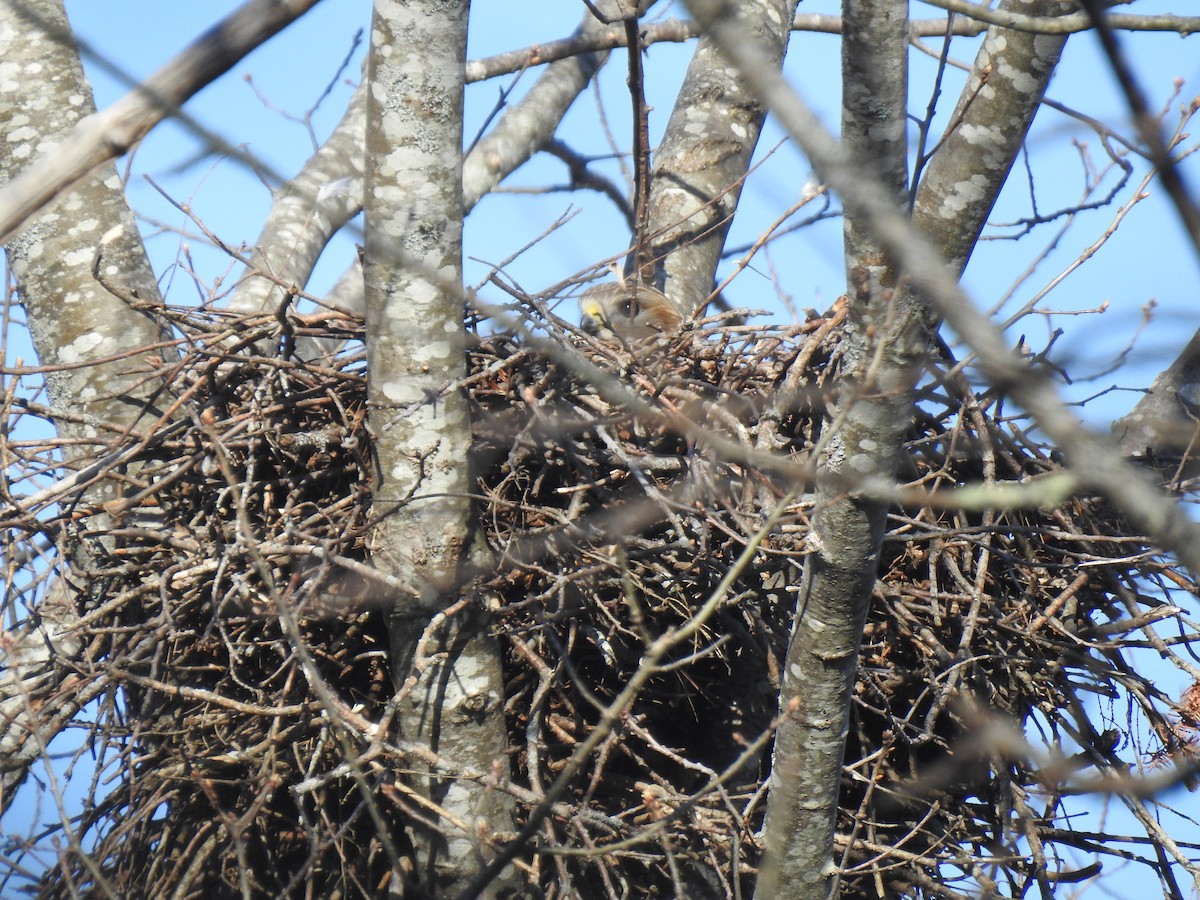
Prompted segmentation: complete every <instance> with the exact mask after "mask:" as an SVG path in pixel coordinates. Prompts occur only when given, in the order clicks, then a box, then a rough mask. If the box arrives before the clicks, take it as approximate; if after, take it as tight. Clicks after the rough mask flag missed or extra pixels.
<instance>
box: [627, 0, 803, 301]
mask: <svg viewBox="0 0 1200 900" xmlns="http://www.w3.org/2000/svg"><path fill="white" fill-rule="evenodd" d="M736 8H737V12H736V15H737V16H738V17H739V21H740V22H741V23H742V24H741V26H740V27H743V28H745V29H747V30H749V31H752V32H753V33H754V34H755V35H756V36H757V38H758V41H759V45H758V46H759V50H760V52H762V53H763V54H765V55H764V57H763V60H762V62H763V64H764V65H766V66H770V67H773V68H776V69H778V68H779V67H780V66H782V64H783V56H784V52H785V51H786V49H787V40H788V35H789V33H790V32H789V25H790V24H791V22H792V16H793V14H794V13H795V9H796V2H795V0H752V2H746V3H740V4H738V5H737V7H736ZM765 117H766V111H765V109H764V108H763V106H762V104H761V103H760V102H759V101H758V99H757V98H756V97H755V96H754V94H753V92H752V91H750V90H748V89H747V87H746V86H745V85H744V84H742V83H741V81H740V80H739V79H738V78H737V77H736V75H735V74H734V73H733V72H732V71H731V69H730V66H729V62H728V61H727V60H726V59H725V57H723V56H722V55H721V53H720V51H719V50H718V48H717V43H716V42H715V41H714V40H713V39H712V38H711V37H710V36H704V37H701V38H700V41H699V42H698V43H697V45H696V51H695V53H694V54H693V55H692V60H691V63H690V64H689V65H688V70H687V74H686V75H685V76H684V80H683V86H682V88H680V91H679V96H678V97H677V98H676V100H675V107H674V109H673V110H672V111H671V118H670V119H669V120H668V122H667V128H666V132H665V133H664V136H663V140H662V143H661V144H660V145H659V147H658V150H657V152H656V154H655V157H654V165H653V176H652V181H651V185H650V234H649V235H648V236H647V237H648V239H649V241H650V246H651V250H652V256H653V258H654V260H655V264H656V266H657V268H658V271H657V272H656V273H655V278H654V281H655V287H657V288H659V289H660V290H661V291H662V292H663V293H664V294H666V295H667V296H668V297H669V298H670V299H671V301H672V302H673V303H674V304H675V305H676V306H677V307H679V309H680V311H681V312H683V314H684V315H685V316H686V315H691V314H693V313H695V312H696V311H697V310H699V309H701V308H702V307H703V306H704V303H705V301H706V300H707V299H708V295H709V293H710V292H711V291H712V286H713V278H714V276H715V274H716V271H717V263H718V262H719V261H720V257H721V250H722V248H723V247H724V244H725V235H726V234H728V233H729V226H730V224H731V223H732V221H733V214H734V212H735V211H736V209H737V202H738V197H739V196H740V194H741V188H742V182H743V180H744V179H745V177H746V173H747V172H748V171H749V168H750V159H751V157H752V156H753V155H754V148H755V146H756V145H757V144H758V136H759V134H760V133H761V132H762V124H763V120H764V119H765ZM639 237H642V236H639Z"/></svg>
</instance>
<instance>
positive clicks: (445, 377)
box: [364, 0, 512, 896]
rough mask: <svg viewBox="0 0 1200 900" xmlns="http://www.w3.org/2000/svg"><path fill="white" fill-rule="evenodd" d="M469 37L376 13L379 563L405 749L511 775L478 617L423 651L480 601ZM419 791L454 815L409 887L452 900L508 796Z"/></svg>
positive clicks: (372, 227) (427, 835) (372, 303)
mask: <svg viewBox="0 0 1200 900" xmlns="http://www.w3.org/2000/svg"><path fill="white" fill-rule="evenodd" d="M466 28H467V3H466V2H465V0H457V2H446V0H407V2H404V0H378V2H377V3H376V6H375V16H374V19H373V22H372V33H371V49H370V56H369V63H368V68H369V72H368V86H367V96H368V101H367V168H366V189H365V192H364V198H365V204H366V208H365V212H366V225H367V236H366V241H367V244H366V258H365V263H364V268H365V282H366V301H367V303H366V305H367V358H368V370H369V373H370V374H369V386H368V396H369V402H370V426H371V430H372V433H373V435H374V437H375V441H376V444H375V450H376V455H377V458H378V462H379V476H378V480H377V482H376V484H375V486H374V502H373V508H374V511H375V513H376V515H377V523H378V524H377V525H376V527H375V529H374V531H373V533H372V536H371V556H372V561H373V563H374V565H375V566H376V567H378V568H380V569H382V570H383V571H385V572H386V573H388V574H389V575H394V576H396V577H398V578H399V579H401V580H402V581H406V582H408V583H409V584H411V585H412V588H413V589H412V591H411V592H405V593H403V594H401V595H400V596H397V597H394V598H393V600H392V609H391V614H390V616H389V633H390V635H391V666H392V676H393V680H394V681H395V683H396V685H397V688H401V687H404V685H405V682H406V681H407V680H408V679H409V677H410V676H412V677H414V678H415V679H416V682H415V686H412V687H411V691H410V692H409V693H408V694H407V699H406V701H405V702H404V703H403V705H402V708H401V710H400V715H399V727H400V730H401V732H402V733H403V736H404V738H405V739H407V740H409V741H414V742H417V743H420V744H422V745H425V746H428V747H429V748H430V749H431V750H433V751H435V752H437V753H439V754H441V755H442V756H444V757H445V758H446V759H448V760H452V761H453V762H455V763H458V764H461V765H464V766H469V767H472V768H474V769H476V770H478V771H483V772H492V773H493V775H494V776H495V777H497V778H505V777H507V771H506V765H505V762H504V761H505V759H506V754H505V746H506V743H505V729H504V720H503V682H502V679H501V671H500V651H499V646H498V644H497V642H496V641H495V640H494V639H493V638H492V637H491V636H490V635H489V634H488V633H487V629H486V623H485V622H484V619H483V614H482V610H481V609H479V608H478V604H477V603H475V602H469V603H467V604H463V605H460V606H459V607H457V608H456V610H455V611H454V612H453V613H452V614H450V615H448V616H447V617H446V618H445V619H444V620H442V621H441V623H440V625H439V627H438V628H437V629H436V631H435V633H434V635H433V638H432V641H431V645H430V647H429V650H430V651H431V652H437V653H439V654H442V655H440V656H438V657H437V658H436V659H430V658H429V657H428V655H427V656H426V657H425V658H424V659H423V660H421V661H420V662H421V665H420V666H419V667H417V668H413V662H414V653H415V652H416V649H417V641H418V639H419V638H420V636H421V634H422V632H423V631H424V630H425V629H426V627H427V626H428V625H429V624H430V622H431V620H432V619H433V618H434V616H435V615H436V614H438V613H444V612H446V611H447V608H448V607H450V606H451V604H453V603H454V601H456V600H458V599H459V598H460V597H463V596H464V594H465V595H466V597H467V599H468V600H477V599H478V598H472V597H471V596H470V586H469V585H465V584H463V583H462V577H461V574H462V570H463V566H464V563H465V561H466V555H467V554H468V543H469V540H470V534H469V520H470V518H471V515H470V514H471V504H470V499H469V492H470V487H471V482H470V477H469V472H468V468H467V458H468V454H467V452H466V450H467V448H468V447H469V446H470V443H471V424H470V419H469V414H468V408H467V400H466V397H465V395H464V394H463V392H462V391H461V390H460V389H459V388H458V387H457V385H456V382H457V381H458V380H459V379H461V378H462V377H463V376H464V375H465V374H466V356H465V330H464V325H463V295H462V291H461V288H460V285H461V280H462V227H463V208H462V137H463V136H462V109H463V84H464V81H463V78H464V65H465V52H466ZM414 780H415V781H416V782H417V783H416V784H415V785H414V786H415V787H416V789H417V790H418V791H420V792H421V793H422V794H424V795H425V796H427V797H428V798H429V799H430V800H432V801H433V802H434V803H436V804H437V805H438V807H440V808H441V809H444V810H445V811H446V813H447V816H446V817H445V818H441V819H435V825H434V827H432V828H426V827H424V826H421V825H419V824H417V823H416V822H415V821H414V824H413V827H412V831H411V838H412V842H413V846H414V851H415V856H416V860H415V871H414V872H413V873H412V878H411V879H409V881H410V884H409V887H408V889H411V890H417V891H422V892H424V893H425V894H427V895H429V896H446V895H447V894H451V893H454V892H456V891H457V890H459V889H461V888H462V887H464V886H465V885H466V884H468V883H469V882H470V878H471V876H472V874H473V873H474V872H475V871H477V870H478V868H479V867H480V866H481V865H482V863H483V861H484V860H485V859H486V856H487V855H488V852H489V841H491V840H492V838H493V837H494V836H495V835H496V833H497V832H507V831H509V830H511V827H512V817H511V811H510V808H509V806H508V804H507V801H506V796H505V795H504V794H502V793H501V792H499V791H496V790H492V789H490V788H489V786H488V785H486V784H482V783H479V782H477V781H475V782H468V781H466V780H453V779H445V778H439V777H434V776H432V775H431V774H429V773H427V774H426V775H425V776H414ZM422 812H423V814H424V815H426V816H433V815H434V814H433V813H432V812H431V811H429V810H423V811H422ZM455 822H457V823H461V826H464V827H460V826H459V825H456V824H455ZM397 881H399V879H397ZM501 884H502V882H501ZM396 887H397V889H398V890H399V884H398V883H397V885H396Z"/></svg>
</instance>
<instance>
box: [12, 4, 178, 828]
mask: <svg viewBox="0 0 1200 900" xmlns="http://www.w3.org/2000/svg"><path fill="white" fill-rule="evenodd" d="M69 36H70V25H69V23H68V22H67V17H66V12H65V11H64V9H63V5H62V2H61V0H36V2H32V0H2V2H0V122H2V123H4V124H3V127H4V135H3V140H0V182H2V183H8V182H10V181H11V180H12V179H13V178H14V177H16V176H17V175H18V173H20V172H22V171H23V170H25V169H26V168H27V167H29V166H30V165H31V163H32V162H33V161H34V160H36V159H38V158H39V157H41V156H43V155H44V154H46V153H49V152H52V151H53V149H54V148H55V147H57V146H59V145H60V144H61V142H62V141H63V138H64V135H66V134H67V133H68V132H69V131H70V130H71V128H72V127H73V126H74V125H75V124H76V123H77V122H78V121H79V120H81V119H82V118H84V117H85V116H87V115H89V114H90V113H92V112H94V111H95V104H94V101H93V99H92V91H91V87H90V85H89V84H88V83H87V80H86V79H85V78H84V75H83V67H82V65H81V64H80V61H79V55H78V53H77V52H76V50H75V48H74V46H73V44H72V43H71V42H70V38H69ZM123 187H124V186H123V185H122V184H121V180H120V178H119V177H118V175H117V172H116V169H115V168H114V167H113V166H112V165H111V164H110V165H106V166H103V167H102V168H100V169H97V170H96V171H94V172H92V174H91V175H89V176H88V177H87V178H85V179H83V180H82V181H80V182H78V183H77V184H76V185H75V186H74V187H73V188H72V189H71V190H70V191H68V192H67V193H65V194H64V195H62V196H60V197H59V198H58V199H57V200H56V201H54V202H53V203H51V204H50V205H49V206H47V207H46V208H44V209H43V210H42V211H41V212H40V213H38V214H37V215H36V216H34V217H33V218H32V219H30V220H29V221H28V222H27V223H26V226H25V227H24V229H23V230H22V231H21V233H20V234H19V235H18V236H17V237H15V238H13V239H12V240H10V241H9V242H8V244H7V245H6V247H5V250H6V253H7V259H8V265H9V268H10V271H11V272H12V274H13V275H14V276H15V278H16V281H17V289H18V292H19V299H20V301H21V304H22V306H23V307H24V309H25V314H26V317H27V320H28V324H29V331H30V334H31V336H32V338H33V344H34V348H35V349H36V351H37V355H38V360H39V362H40V363H41V364H42V365H45V366H64V367H65V368H62V369H59V370H58V371H53V372H49V373H47V375H46V386H47V389H48V392H49V396H50V403H51V405H52V407H53V408H54V409H56V410H61V411H63V412H64V413H70V414H71V417H70V418H63V419H61V420H59V421H57V422H56V426H57V428H58V431H59V434H60V436H61V437H63V438H65V439H67V440H66V441H65V443H64V454H65V459H64V462H65V463H66V464H67V466H71V465H72V462H73V461H74V460H78V459H81V458H94V457H96V456H100V455H103V451H104V450H105V449H106V448H110V447H114V446H116V445H120V444H122V443H126V442H128V440H129V435H130V433H131V432H137V431H138V430H139V429H141V428H142V427H143V426H146V425H149V424H150V423H151V422H152V421H153V419H154V418H155V417H156V416H157V415H158V414H159V412H158V410H157V408H156V406H155V399H156V392H157V391H158V390H159V389H161V387H162V383H161V380H160V379H159V378H158V377H157V375H156V374H155V373H156V371H157V370H156V369H155V368H154V367H153V366H152V365H151V364H150V358H151V357H153V356H155V355H159V356H162V355H167V356H170V351H169V349H165V348H158V349H154V345H155V344H158V343H160V342H161V341H162V340H163V339H164V338H165V336H166V335H165V333H164V331H163V329H162V328H161V327H160V325H159V323H158V322H157V321H156V319H155V318H154V317H153V316H152V315H150V314H148V313H147V312H145V311H139V310H138V309H135V305H137V304H139V303H146V304H154V303H157V302H160V297H159V292H158V286H157V283H156V282H155V279H154V273H153V271H152V270H151V268H150V265H149V262H148V260H147V258H146V253H145V248H144V247H143V246H142V240H141V236H140V235H139V234H138V230H137V226H136V224H135V222H134V218H133V213H132V212H131V210H130V209H129V207H128V205H127V204H126V202H125V194H124V190H123ZM97 275H98V276H99V277H97ZM147 348H150V349H147ZM78 416H82V417H83V418H82V421H81V420H79V419H78V418H76V417H78ZM119 495H120V487H119V483H118V482H117V481H115V480H112V479H103V480H101V481H99V482H97V483H96V485H95V486H94V487H92V488H90V489H89V491H88V492H87V498H88V500H89V501H91V502H93V503H94V504H96V505H100V504H109V503H111V502H112V501H115V500H117V499H118V497H119ZM109 508H112V507H111V506H110V507H109ZM78 525H79V527H78V529H77V530H75V531H73V534H76V535H85V536H86V537H87V540H84V541H79V540H75V539H71V540H68V539H67V536H66V535H65V534H64V535H62V536H61V538H60V549H61V550H62V551H63V553H64V555H65V558H66V560H67V561H68V562H69V563H70V565H71V567H72V572H73V573H74V574H73V575H70V576H65V577H60V578H59V579H58V581H57V582H56V583H55V584H54V585H53V586H52V587H51V588H50V591H49V595H48V598H47V599H46V600H44V601H43V603H42V605H41V607H40V608H39V609H38V610H36V611H35V612H36V615H34V616H32V617H31V618H30V619H29V620H26V621H21V622H18V623H15V627H12V628H11V630H10V631H9V632H8V634H7V635H6V640H9V641H11V642H12V643H11V644H10V645H9V647H8V648H7V652H6V662H7V663H8V666H7V667H6V668H5V669H4V670H3V672H2V673H0V769H3V774H0V797H2V799H0V806H7V805H8V804H9V803H10V802H11V801H12V799H13V792H12V790H11V788H12V787H13V786H14V785H15V784H17V783H18V782H19V781H20V780H21V779H22V778H23V777H24V774H25V772H26V771H27V769H28V767H29V765H30V764H31V763H32V762H33V761H34V760H36V759H37V758H38V757H39V755H40V754H41V753H42V752H43V749H44V746H45V744H47V743H48V742H49V741H50V740H51V739H52V738H53V736H54V734H56V733H57V731H58V730H60V729H61V728H62V727H64V726H65V725H66V724H67V723H68V722H69V720H70V717H71V715H73V714H74V713H75V712H76V711H77V709H78V707H79V703H82V702H86V700H87V691H88V688H87V687H86V686H82V687H81V685H80V684H79V683H76V684H75V685H74V687H73V689H71V690H68V691H65V692H61V691H60V690H59V689H60V688H61V687H62V685H61V684H60V677H59V675H60V674H61V670H58V671H57V672H56V669H55V667H56V665H58V666H61V665H62V664H64V663H66V662H68V661H69V660H71V659H73V658H75V657H76V655H77V654H78V652H79V650H80V647H79V641H78V639H77V638H76V637H75V636H74V635H73V634H72V633H71V630H70V629H71V625H72V623H73V622H74V621H75V619H76V617H77V614H78V611H79V609H80V608H83V607H86V606H87V605H88V604H89V603H90V602H91V599H92V598H90V597H89V596H88V595H87V591H88V590H89V582H88V580H87V572H88V569H89V565H88V559H89V556H88V553H89V551H88V547H89V544H90V542H91V541H98V542H99V543H100V544H101V545H103V544H105V543H108V542H107V541H106V538H105V537H104V532H105V531H106V530H107V529H108V527H109V526H110V525H111V520H110V518H109V517H108V516H107V515H106V514H103V513H97V514H95V515H92V516H90V517H89V518H87V519H85V520H82V521H80V522H79V523H78ZM68 584H70V587H68ZM79 589H82V590H83V591H84V595H83V596H81V597H80V596H76V593H75V592H76V590H79ZM52 695H53V696H55V697H56V699H55V700H53V701H50V700H48V699H47V698H49V697H51V696H52ZM43 704H44V705H43ZM35 709H36V711H37V714H36V715H34V714H33V712H34V710H35ZM35 728H36V729H37V735H36V738H35V737H34V729H35Z"/></svg>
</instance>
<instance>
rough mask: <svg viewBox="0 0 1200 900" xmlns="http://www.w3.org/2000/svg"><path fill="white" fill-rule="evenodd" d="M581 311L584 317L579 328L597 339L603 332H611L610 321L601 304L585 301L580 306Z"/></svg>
mask: <svg viewBox="0 0 1200 900" xmlns="http://www.w3.org/2000/svg"><path fill="white" fill-rule="evenodd" d="M580 311H581V312H582V313H583V317H582V318H581V319H580V320H579V327H580V328H582V329H583V330H584V331H585V332H586V333H587V334H590V335H592V336H593V337H595V336H597V335H599V334H600V333H601V332H602V331H607V330H610V329H609V325H608V319H607V318H606V317H605V315H604V310H603V309H602V308H601V307H600V304H599V303H596V302H595V301H592V300H589V301H585V302H584V303H583V304H582V305H581V306H580Z"/></svg>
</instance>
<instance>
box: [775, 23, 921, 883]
mask: <svg viewBox="0 0 1200 900" xmlns="http://www.w3.org/2000/svg"><path fill="white" fill-rule="evenodd" d="M842 13H843V19H844V28H843V33H842V152H843V153H844V154H845V156H846V158H847V159H850V160H855V161H856V162H857V165H858V167H859V169H860V170H861V171H862V172H863V173H864V174H869V175H870V176H873V177H874V178H875V179H876V180H877V181H878V183H879V184H881V185H882V186H883V188H884V190H885V191H886V192H887V194H888V195H889V199H890V202H891V206H892V209H894V210H896V211H897V212H901V211H903V210H904V209H905V208H906V207H907V205H908V172H907V166H908V153H907V141H906V134H907V126H908V3H907V0H853V2H845V3H843V8H842ZM844 231H845V262H846V280H847V283H848V288H847V296H848V300H849V304H848V307H847V319H846V327H845V331H844V333H843V337H842V340H841V342H840V346H841V349H842V354H843V365H842V372H841V378H840V388H839V395H838V398H837V401H836V403H835V404H834V406H833V408H832V418H833V425H832V426H831V428H830V434H829V436H828V441H827V443H826V444H825V447H824V450H823V452H822V453H821V457H820V459H819V461H818V463H817V469H816V506H815V508H814V514H813V519H812V530H811V532H810V534H809V538H808V541H809V546H810V548H811V549H812V550H813V551H814V552H812V553H810V554H809V555H808V556H807V558H806V560H805V566H804V578H803V583H802V587H801V590H800V593H799V596H800V597H801V601H800V605H799V606H798V608H797V612H796V619H795V622H794V623H793V630H792V639H791V642H790V644H789V647H788V651H787V658H786V662H785V665H784V666H783V671H784V677H783V687H782V692H781V699H780V710H781V713H782V715H781V717H780V725H779V729H778V731H777V732H776V735H775V753H774V759H773V764H772V767H771V793H770V796H769V803H768V807H767V818H766V824H765V828H764V841H765V852H764V857H763V867H762V870H761V872H760V875H759V881H758V885H757V888H756V895H757V896H760V897H778V896H789V897H798V898H809V897H824V896H826V895H827V894H829V893H831V891H833V890H835V889H836V886H835V884H834V882H835V880H836V879H835V877H834V875H833V873H834V872H835V871H836V870H835V867H834V865H833V861H832V853H833V836H834V832H835V831H836V827H837V811H838V800H839V797H840V790H839V788H840V785H841V777H842V757H843V752H844V747H845V741H846V732H847V728H848V724H849V715H850V697H851V692H852V691H853V688H854V681H855V677H856V675H857V670H858V652H859V645H860V642H861V637H862V631H863V627H864V625H865V623H866V619H867V610H868V609H869V607H870V604H871V593H872V590H873V588H874V586H875V579H876V573H877V571H878V568H879V550H880V547H881V545H882V543H883V534H884V530H885V526H886V523H887V510H888V505H887V504H886V503H883V502H879V501H878V500H871V499H867V498H865V497H861V496H856V495H854V494H853V493H851V494H847V491H846V483H847V479H848V478H849V479H851V480H853V479H854V478H856V477H861V476H863V475H864V474H869V475H871V476H872V477H883V478H887V479H891V478H893V477H894V474H895V472H896V470H897V468H898V467H899V462H900V456H901V451H902V448H903V445H904V437H905V434H906V432H907V430H908V424H909V422H910V420H911V416H912V404H913V396H912V393H913V392H912V388H913V385H914V383H915V381H916V378H917V375H918V373H919V372H920V371H921V364H922V363H923V362H924V359H925V354H926V348H927V346H928V341H929V334H930V330H929V325H928V323H927V322H926V321H925V316H924V315H923V310H922V309H921V307H920V305H919V304H916V303H912V302H909V303H908V304H907V307H908V308H907V309H904V310H900V311H899V312H898V310H897V306H898V304H897V297H896V294H897V291H896V285H897V273H896V272H895V270H894V268H893V266H892V263H891V260H890V259H889V258H888V255H887V253H886V251H885V250H884V248H883V247H882V246H880V244H879V243H878V241H876V240H875V237H874V234H873V233H872V229H871V223H870V222H869V221H864V220H863V218H862V217H861V216H859V215H857V214H856V212H855V211H854V210H853V209H851V208H848V209H847V214H846V216H845V222H844ZM831 885H832V886H831Z"/></svg>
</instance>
